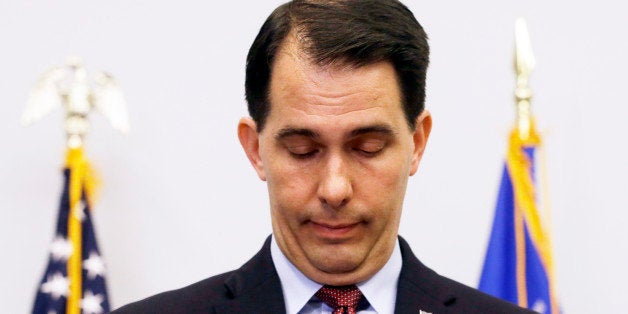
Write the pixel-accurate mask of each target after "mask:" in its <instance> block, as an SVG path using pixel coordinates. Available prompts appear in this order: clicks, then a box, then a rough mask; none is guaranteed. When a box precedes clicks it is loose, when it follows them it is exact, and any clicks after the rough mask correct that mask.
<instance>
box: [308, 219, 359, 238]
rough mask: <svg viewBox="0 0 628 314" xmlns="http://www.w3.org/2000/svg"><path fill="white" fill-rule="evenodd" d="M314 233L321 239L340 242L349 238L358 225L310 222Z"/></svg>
mask: <svg viewBox="0 0 628 314" xmlns="http://www.w3.org/2000/svg"><path fill="white" fill-rule="evenodd" d="M310 225H311V226H312V229H313V230H314V233H315V234H316V235H318V236H319V237H321V238H323V239H329V240H341V239H343V238H347V237H349V236H351V234H352V231H354V230H356V229H357V227H358V225H359V223H357V222H355V223H326V222H315V221H310Z"/></svg>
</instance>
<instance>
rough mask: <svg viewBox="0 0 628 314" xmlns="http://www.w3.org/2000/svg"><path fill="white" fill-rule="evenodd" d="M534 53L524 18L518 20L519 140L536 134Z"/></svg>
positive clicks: (516, 98) (516, 69)
mask: <svg viewBox="0 0 628 314" xmlns="http://www.w3.org/2000/svg"><path fill="white" fill-rule="evenodd" d="M535 63H536V62H535V59H534V53H533V51H532V44H531V43H530V36H529V34H528V27H527V23H526V20H525V19H524V18H518V19H517V21H516V22H515V64H514V65H515V73H516V82H517V87H516V88H515V101H516V106H517V110H516V112H517V123H516V127H517V133H518V136H519V139H520V140H522V141H524V142H525V141H527V140H529V139H530V138H531V136H532V135H533V133H534V124H533V123H534V121H533V118H532V109H531V103H530V101H531V99H532V90H531V89H530V87H529V85H528V82H529V78H530V74H531V73H532V71H533V70H534V66H535Z"/></svg>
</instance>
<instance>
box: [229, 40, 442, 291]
mask: <svg viewBox="0 0 628 314" xmlns="http://www.w3.org/2000/svg"><path fill="white" fill-rule="evenodd" d="M269 98H270V103H271V109H270V113H269V115H268V117H267V120H266V123H265V126H264V129H263V131H262V132H261V133H257V132H256V131H255V124H254V122H253V121H251V120H250V119H248V118H245V119H243V120H242V121H241V122H240V125H239V136H240V140H241V142H242V144H243V146H244V148H245V150H246V152H247V155H248V157H249V158H250V160H251V162H252V163H253V165H254V167H255V168H256V170H257V172H258V174H259V176H260V178H261V179H262V180H266V181H267V184H268V191H269V197H270V209H271V217H272V224H273V234H274V236H275V238H276V240H277V243H278V244H279V247H280V248H281V250H282V252H283V253H284V254H285V255H286V256H287V257H288V259H289V260H290V261H291V262H292V263H293V264H294V265H295V266H296V267H297V268H298V269H299V270H301V271H302V272H303V273H304V274H305V275H306V276H308V277H309V278H310V279H312V280H314V281H317V282H319V283H325V284H332V285H344V284H353V283H357V282H360V281H364V280H366V279H368V278H370V277H371V276H372V275H373V274H375V273H376V272H377V271H378V270H379V269H381V267H383V265H384V264H385V263H386V261H387V260H388V258H389V257H390V255H391V253H392V250H393V247H394V245H395V243H396V242H395V241H396V236H397V230H398V227H399V219H400V215H401V207H402V203H403V199H404V194H405V191H406V184H407V180H408V177H409V176H410V175H412V174H414V173H415V172H416V170H417V167H418V163H419V160H420V158H421V154H422V152H423V149H424V146H425V143H426V141H427V136H428V135H429V131H430V127H431V120H430V117H429V114H428V113H427V112H425V113H424V114H423V115H421V117H419V119H418V121H417V129H416V131H413V130H410V129H409V127H408V123H407V122H406V118H405V115H404V112H403V109H402V105H401V99H402V95H401V94H400V90H399V85H398V82H397V77H396V75H395V70H394V68H393V66H392V65H391V64H390V63H388V62H380V63H375V64H371V65H366V66H362V67H357V68H356V67H352V66H347V65H337V64H336V65H330V66H326V67H319V66H317V65H314V64H312V63H310V62H309V61H308V59H307V57H306V56H305V55H304V54H303V53H301V52H300V51H299V50H298V48H297V47H296V45H294V44H291V43H290V42H288V43H285V44H284V46H283V47H282V49H280V52H279V53H278V54H277V57H276V60H275V64H274V67H273V72H272V80H271V84H270V97H269Z"/></svg>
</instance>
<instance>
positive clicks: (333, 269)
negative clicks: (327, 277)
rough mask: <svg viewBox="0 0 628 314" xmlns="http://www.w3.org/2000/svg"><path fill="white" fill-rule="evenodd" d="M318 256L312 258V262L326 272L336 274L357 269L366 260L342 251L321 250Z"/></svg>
mask: <svg viewBox="0 0 628 314" xmlns="http://www.w3.org/2000/svg"><path fill="white" fill-rule="evenodd" d="M317 257H318V258H317ZM317 257H314V258H312V259H311V260H312V264H313V265H314V266H315V267H316V268H317V269H318V270H320V271H322V272H324V273H327V274H335V275H340V274H347V273H351V272H354V271H356V270H357V269H358V268H359V267H360V265H361V264H362V261H363V260H364V259H363V258H359V257H358V256H354V255H347V254H342V253H340V252H321V254H318V256H317Z"/></svg>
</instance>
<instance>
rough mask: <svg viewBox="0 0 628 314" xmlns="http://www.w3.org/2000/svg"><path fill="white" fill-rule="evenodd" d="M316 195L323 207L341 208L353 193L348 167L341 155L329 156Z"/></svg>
mask: <svg viewBox="0 0 628 314" xmlns="http://www.w3.org/2000/svg"><path fill="white" fill-rule="evenodd" d="M321 176H322V177H321V180H320V181H319V186H318V197H319V199H320V201H321V203H322V204H323V206H324V207H327V208H331V209H334V210H339V209H342V208H343V207H344V206H345V205H346V204H347V203H349V200H350V199H351V196H352V195H353V186H352V180H351V177H350V173H349V169H348V168H347V164H346V162H345V161H344V160H343V159H342V156H330V157H329V158H328V159H327V160H326V162H325V166H324V169H322V173H321Z"/></svg>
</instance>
